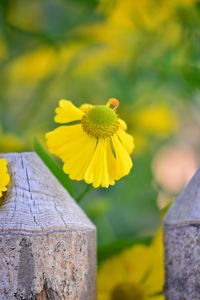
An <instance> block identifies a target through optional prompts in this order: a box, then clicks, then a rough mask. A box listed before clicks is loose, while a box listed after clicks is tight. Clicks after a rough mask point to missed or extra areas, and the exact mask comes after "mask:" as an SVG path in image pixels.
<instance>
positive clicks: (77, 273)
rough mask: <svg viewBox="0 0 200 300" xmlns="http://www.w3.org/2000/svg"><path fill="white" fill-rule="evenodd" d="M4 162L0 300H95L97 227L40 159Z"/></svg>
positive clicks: (27, 156)
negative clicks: (6, 182) (6, 171)
mask: <svg viewBox="0 0 200 300" xmlns="http://www.w3.org/2000/svg"><path fill="white" fill-rule="evenodd" d="M0 157H6V158H7V159H8V162H9V164H8V167H9V172H10V174H11V184H10V186H9V189H8V192H7V194H6V195H5V201H4V204H3V205H2V206H1V207H0V261H1V265H0V275H1V280H0V299H1V300H13V299H15V300H16V299H17V300H18V299H24V300H28V299H32V300H33V299H35V300H37V299H38V300H42V299H44V300H46V299H49V300H54V299H55V300H56V299H61V300H76V299H77V300H95V299H96V291H95V286H96V284H95V278H96V230H95V226H94V225H93V224H92V223H91V222H90V221H89V219H88V218H87V216H86V215H85V214H84V213H83V212H82V210H81V209H80V208H79V207H78V205H77V204H76V203H75V201H74V200H73V199H72V198H71V197H70V196H69V194H68V193H67V192H66V190H65V189H64V188H63V187H62V186H61V185H60V183H59V182H58V181H57V179H56V178H55V177H54V176H53V175H52V174H51V172H50V171H49V170H48V168H47V167H46V166H45V165H44V164H43V162H42V161H41V160H40V158H39V157H38V156H37V155H36V154H35V153H22V154H6V155H0Z"/></svg>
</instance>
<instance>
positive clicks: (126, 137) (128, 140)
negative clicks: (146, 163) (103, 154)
mask: <svg viewBox="0 0 200 300" xmlns="http://www.w3.org/2000/svg"><path fill="white" fill-rule="evenodd" d="M117 135H118V137H119V138H120V141H121V142H122V145H123V146H124V148H125V149H126V151H127V152H128V154H131V153H132V152H133V149H134V141H133V137H132V136H131V135H130V134H128V133H126V132H125V131H123V130H122V129H119V130H118V131H117Z"/></svg>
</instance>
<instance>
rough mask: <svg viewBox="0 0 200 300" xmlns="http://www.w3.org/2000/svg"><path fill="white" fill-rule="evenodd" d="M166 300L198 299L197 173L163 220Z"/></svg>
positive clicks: (199, 177)
mask: <svg viewBox="0 0 200 300" xmlns="http://www.w3.org/2000/svg"><path fill="white" fill-rule="evenodd" d="M164 245H165V288H164V290H165V297H166V300H199V299H200V281H199V278H200V170H198V171H197V173H196V174H195V175H194V177H193V178H192V179H191V181H190V182H189V184H188V185H187V186H186V187H185V188H184V190H183V191H182V193H181V194H180V195H179V197H178V198H177V200H176V201H175V202H174V204H173V205H172V206H171V207H170V209H169V211H168V213H167V214H166V216H165V218H164Z"/></svg>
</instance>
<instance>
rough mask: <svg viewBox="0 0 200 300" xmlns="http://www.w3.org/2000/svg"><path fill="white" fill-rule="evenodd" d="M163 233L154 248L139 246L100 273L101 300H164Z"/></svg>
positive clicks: (110, 260)
mask: <svg viewBox="0 0 200 300" xmlns="http://www.w3.org/2000/svg"><path fill="white" fill-rule="evenodd" d="M163 283H164V264H163V246H162V231H161V230H159V232H158V233H157V235H156V237H155V239H154V240H153V242H152V244H151V245H150V246H145V245H139V244H138V245H135V246H133V247H131V248H129V249H127V250H125V251H124V252H122V253H121V254H119V255H118V256H115V257H112V258H111V259H108V260H107V261H105V262H104V263H103V264H102V265H101V266H100V269H99V273H98V300H164V296H163V295H162V288H163Z"/></svg>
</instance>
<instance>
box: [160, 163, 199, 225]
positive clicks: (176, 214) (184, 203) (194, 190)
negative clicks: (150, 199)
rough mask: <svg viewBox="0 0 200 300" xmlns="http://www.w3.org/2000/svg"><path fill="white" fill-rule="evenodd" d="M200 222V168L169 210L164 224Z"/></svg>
mask: <svg viewBox="0 0 200 300" xmlns="http://www.w3.org/2000/svg"><path fill="white" fill-rule="evenodd" d="M187 224H200V169H199V170H198V171H197V172H196V174H195V175H194V176H193V177H192V179H191V180H190V182H189V183H188V184H187V185H186V187H185V188H184V189H183V191H182V192H181V194H180V195H179V196H178V197H177V199H176V201H175V202H174V203H173V204H172V206H171V207H170V209H169V210H168V212H167V214H166V216H165V218H164V225H169V226H170V225H171V226H184V225H187Z"/></svg>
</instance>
